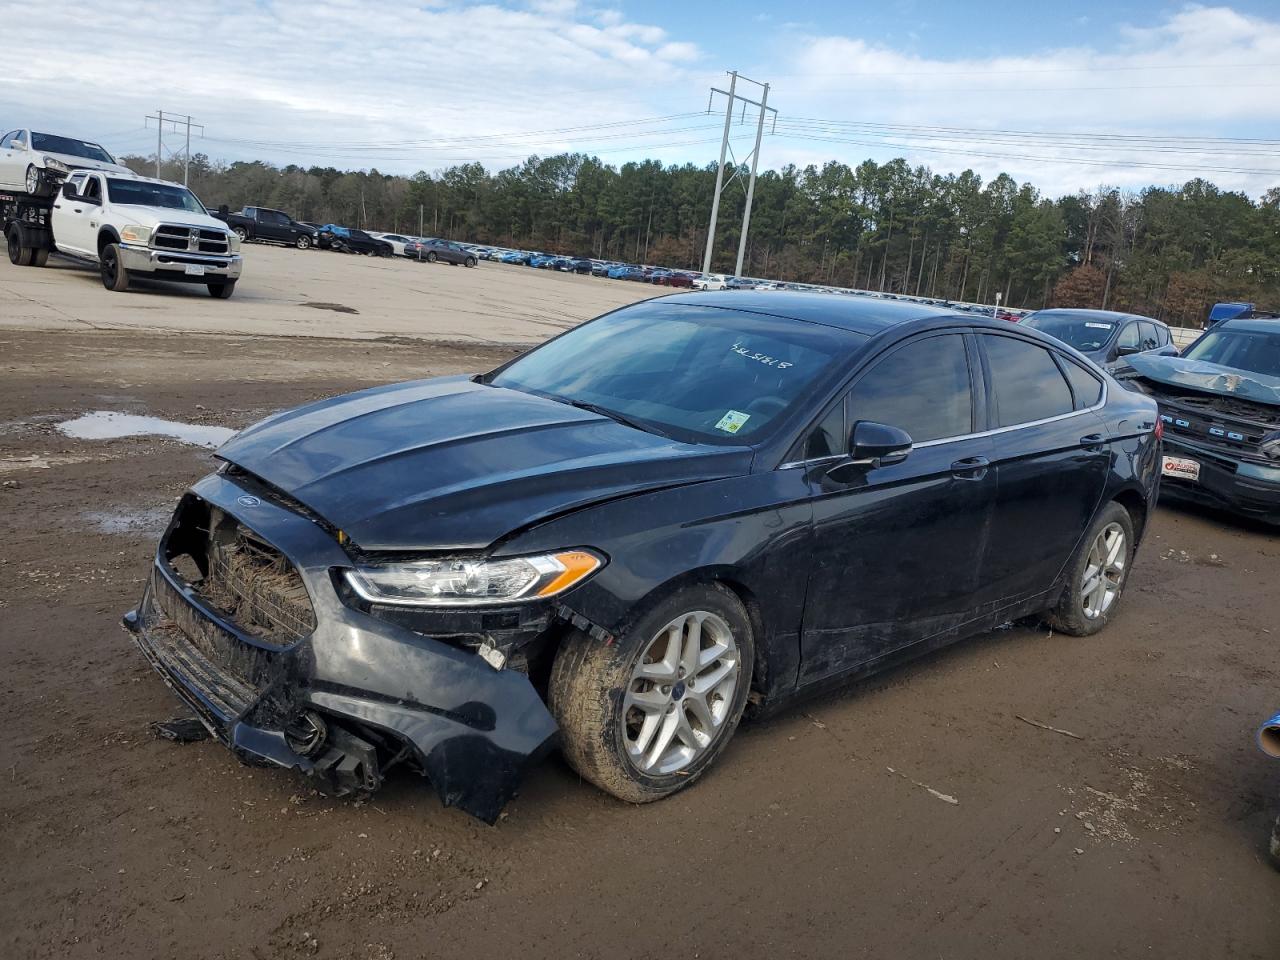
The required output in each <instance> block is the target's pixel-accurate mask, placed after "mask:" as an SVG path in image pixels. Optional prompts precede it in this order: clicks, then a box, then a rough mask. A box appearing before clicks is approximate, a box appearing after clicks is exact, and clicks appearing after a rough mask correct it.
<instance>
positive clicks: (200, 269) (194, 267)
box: [187, 263, 1167, 459]
mask: <svg viewBox="0 0 1280 960" xmlns="http://www.w3.org/2000/svg"><path fill="white" fill-rule="evenodd" d="M187 276H188V277H203V276H204V264H200V263H188V264H187ZM1166 459H1167V458H1166Z"/></svg>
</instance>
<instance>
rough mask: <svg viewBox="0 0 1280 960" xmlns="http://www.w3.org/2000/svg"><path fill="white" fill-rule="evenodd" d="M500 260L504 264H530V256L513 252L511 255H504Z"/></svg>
mask: <svg viewBox="0 0 1280 960" xmlns="http://www.w3.org/2000/svg"><path fill="white" fill-rule="evenodd" d="M499 259H500V261H501V262H502V263H528V262H529V254H527V253H520V252H519V251H512V252H511V253H504V254H503V255H502V256H501V257H500V258H499Z"/></svg>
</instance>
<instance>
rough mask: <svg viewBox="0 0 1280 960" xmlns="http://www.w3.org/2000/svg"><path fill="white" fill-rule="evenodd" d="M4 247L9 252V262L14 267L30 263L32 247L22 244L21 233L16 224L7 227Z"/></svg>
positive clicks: (26, 265) (25, 265)
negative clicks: (7, 231)
mask: <svg viewBox="0 0 1280 960" xmlns="http://www.w3.org/2000/svg"><path fill="white" fill-rule="evenodd" d="M5 247H6V248H7V249H8V252H9V262H10V263H12V264H13V265H14V266H15V267H28V266H30V265H31V254H32V252H33V251H32V249H31V248H30V247H24V246H23V245H22V235H21V233H20V231H19V230H18V228H17V227H16V226H14V227H11V228H10V229H9V233H8V234H7V235H6V237H5Z"/></svg>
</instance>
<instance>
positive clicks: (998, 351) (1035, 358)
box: [982, 334, 1074, 427]
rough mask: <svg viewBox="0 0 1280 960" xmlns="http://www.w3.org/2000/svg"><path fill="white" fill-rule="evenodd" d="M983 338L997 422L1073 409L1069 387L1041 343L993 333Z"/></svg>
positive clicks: (1010, 423)
mask: <svg viewBox="0 0 1280 960" xmlns="http://www.w3.org/2000/svg"><path fill="white" fill-rule="evenodd" d="M982 342H983V344H984V345H985V346H986V349H987V365H988V366H989V367H990V368H991V387H992V391H993V392H994V394H995V401H996V410H995V413H996V422H997V424H998V425H999V426H1002V427H1012V426H1014V425H1016V424H1019V423H1031V422H1032V421H1035V420H1046V419H1048V418H1049V417H1056V416H1059V415H1060V414H1064V413H1070V412H1071V411H1072V409H1074V405H1073V404H1072V401H1071V388H1070V387H1068V386H1067V381H1066V380H1065V379H1063V376H1062V372H1061V371H1060V370H1059V369H1058V365H1057V364H1056V363H1054V362H1053V356H1052V355H1051V354H1050V353H1049V351H1048V350H1046V349H1045V348H1044V347H1040V346H1036V345H1035V344H1034V343H1027V342H1026V341H1025V340H1017V339H1014V338H1013V337H1001V336H997V335H994V334H988V335H985V336H983V337H982Z"/></svg>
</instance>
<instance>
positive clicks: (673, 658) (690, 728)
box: [622, 610, 741, 776]
mask: <svg viewBox="0 0 1280 960" xmlns="http://www.w3.org/2000/svg"><path fill="white" fill-rule="evenodd" d="M740 672H741V671H740V658H739V653H738V644H737V641H736V640H735V639H734V636H733V631H732V630H731V629H730V627H729V624H728V623H726V622H725V621H724V619H723V618H721V617H719V616H717V615H716V614H714V613H711V612H709V611H706V610H695V611H692V612H690V613H686V614H683V615H681V616H679V617H677V618H676V619H674V620H672V621H671V622H670V623H668V624H667V625H666V626H665V627H663V628H662V629H661V630H659V631H658V632H657V634H656V635H654V637H653V639H652V640H650V641H649V643H648V644H647V645H646V646H645V648H644V650H643V652H641V654H640V657H639V659H638V660H637V661H636V665H635V667H634V668H633V669H632V671H631V679H630V680H629V681H628V683H627V692H626V696H625V697H624V698H623V703H622V716H623V723H624V726H625V732H624V736H625V738H626V750H627V757H628V759H629V760H630V761H631V764H632V765H633V766H634V767H635V768H636V769H637V770H639V771H640V772H641V773H645V774H649V775H651V776H661V775H665V774H671V773H674V772H676V771H678V770H681V769H684V768H686V767H688V766H689V764H691V763H693V762H694V761H695V760H696V759H697V758H698V757H699V756H701V755H702V754H703V753H705V752H706V751H707V750H708V749H709V748H710V747H711V745H712V744H713V743H715V741H716V738H717V737H718V736H719V735H720V734H721V733H722V732H723V730H724V727H725V721H726V720H728V718H729V714H730V710H731V709H732V705H733V699H734V697H733V695H734V691H735V690H736V689H737V685H738V678H739V675H740Z"/></svg>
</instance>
